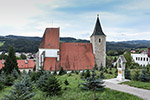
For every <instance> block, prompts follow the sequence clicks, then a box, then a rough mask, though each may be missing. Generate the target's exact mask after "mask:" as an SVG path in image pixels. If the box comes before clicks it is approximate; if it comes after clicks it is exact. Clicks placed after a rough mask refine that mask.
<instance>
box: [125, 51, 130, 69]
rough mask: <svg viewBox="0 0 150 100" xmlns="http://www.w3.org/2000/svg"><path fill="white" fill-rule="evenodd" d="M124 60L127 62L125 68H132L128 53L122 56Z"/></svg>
mask: <svg viewBox="0 0 150 100" xmlns="http://www.w3.org/2000/svg"><path fill="white" fill-rule="evenodd" d="M124 57H125V59H126V60H127V63H126V68H130V67H131V66H132V57H131V53H130V52H126V53H125V54H124Z"/></svg>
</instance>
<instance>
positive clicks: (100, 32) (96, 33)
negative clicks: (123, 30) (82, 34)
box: [92, 14, 105, 36]
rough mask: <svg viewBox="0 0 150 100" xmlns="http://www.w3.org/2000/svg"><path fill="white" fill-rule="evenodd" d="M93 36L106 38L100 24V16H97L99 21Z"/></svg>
mask: <svg viewBox="0 0 150 100" xmlns="http://www.w3.org/2000/svg"><path fill="white" fill-rule="evenodd" d="M93 35H104V36H105V34H104V33H103V30H102V27H101V24H100V20H99V14H97V20H96V24H95V28H94V31H93V34H92V36H93Z"/></svg>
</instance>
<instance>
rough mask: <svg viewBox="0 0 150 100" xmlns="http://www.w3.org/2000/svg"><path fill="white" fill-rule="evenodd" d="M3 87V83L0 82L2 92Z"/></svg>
mask: <svg viewBox="0 0 150 100" xmlns="http://www.w3.org/2000/svg"><path fill="white" fill-rule="evenodd" d="M3 87H4V84H3V83H1V81H0V90H2V89H3Z"/></svg>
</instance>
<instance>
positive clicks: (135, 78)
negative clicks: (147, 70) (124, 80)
mask: <svg viewBox="0 0 150 100" xmlns="http://www.w3.org/2000/svg"><path fill="white" fill-rule="evenodd" d="M139 75H140V70H139V69H135V70H134V73H133V75H132V80H135V81H138V80H139V79H138V77H139Z"/></svg>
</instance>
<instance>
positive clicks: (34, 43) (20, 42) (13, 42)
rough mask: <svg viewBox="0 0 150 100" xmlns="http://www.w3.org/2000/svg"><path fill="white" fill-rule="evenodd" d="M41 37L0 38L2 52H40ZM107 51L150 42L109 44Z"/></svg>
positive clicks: (70, 39) (65, 40) (149, 44)
mask: <svg viewBox="0 0 150 100" xmlns="http://www.w3.org/2000/svg"><path fill="white" fill-rule="evenodd" d="M40 41H41V37H27V36H15V35H8V36H0V44H1V45H0V51H6V52H7V51H8V49H9V48H10V47H11V46H14V47H15V50H16V51H17V52H32V53H35V52H37V50H38V46H39V43H40ZM60 42H74V43H90V41H89V40H82V39H76V38H72V37H61V38H60ZM106 46H107V50H120V49H135V48H147V47H150V40H133V41H121V42H107V43H106Z"/></svg>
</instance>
